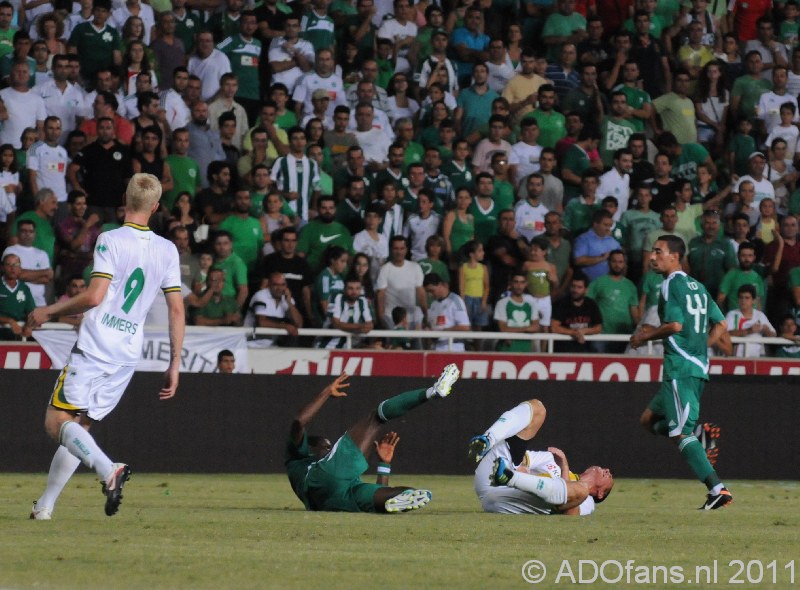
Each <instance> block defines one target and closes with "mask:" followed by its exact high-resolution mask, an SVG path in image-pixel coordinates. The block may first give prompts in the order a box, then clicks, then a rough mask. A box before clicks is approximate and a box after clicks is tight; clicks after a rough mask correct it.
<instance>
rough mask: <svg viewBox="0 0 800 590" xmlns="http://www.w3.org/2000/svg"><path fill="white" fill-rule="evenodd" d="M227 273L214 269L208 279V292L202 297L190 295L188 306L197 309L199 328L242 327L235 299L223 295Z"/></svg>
mask: <svg viewBox="0 0 800 590" xmlns="http://www.w3.org/2000/svg"><path fill="white" fill-rule="evenodd" d="M224 288H225V271H224V270H222V269H221V268H212V269H211V270H210V271H209V272H208V277H206V290H205V292H204V293H203V294H202V295H201V296H199V297H198V296H197V295H194V294H192V295H189V297H188V299H189V301H187V304H188V306H189V307H190V308H194V309H196V310H197V311H196V316H195V323H196V324H197V325H198V326H241V325H242V314H241V313H240V311H239V309H240V308H239V305H238V304H237V303H236V299H234V298H233V297H230V296H227V295H223V294H222V292H223V290H224Z"/></svg>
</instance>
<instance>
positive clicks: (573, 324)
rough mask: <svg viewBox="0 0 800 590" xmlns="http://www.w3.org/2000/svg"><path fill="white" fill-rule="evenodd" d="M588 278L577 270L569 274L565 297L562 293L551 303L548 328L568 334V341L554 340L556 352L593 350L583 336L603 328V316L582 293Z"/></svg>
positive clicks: (598, 331) (593, 303)
mask: <svg viewBox="0 0 800 590" xmlns="http://www.w3.org/2000/svg"><path fill="white" fill-rule="evenodd" d="M588 282H589V280H588V279H587V278H586V275H585V274H583V273H582V272H581V271H576V272H575V274H574V275H573V276H572V282H571V283H570V286H569V297H565V298H564V299H562V300H561V301H559V302H558V303H556V305H555V306H554V307H553V319H552V320H551V324H550V331H551V332H553V333H554V334H564V335H566V336H569V337H570V338H572V340H573V341H572V342H556V343H555V351H556V352H595V350H596V349H595V347H594V346H593V344H594V343H593V342H586V338H585V337H586V336H589V335H593V334H599V333H600V332H601V331H602V330H603V316H602V314H601V313H600V307H599V306H598V305H597V303H596V302H595V301H594V299H591V298H589V297H587V296H586V290H587V287H588Z"/></svg>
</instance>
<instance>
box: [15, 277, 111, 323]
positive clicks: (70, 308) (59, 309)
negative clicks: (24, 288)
mask: <svg viewBox="0 0 800 590" xmlns="http://www.w3.org/2000/svg"><path fill="white" fill-rule="evenodd" d="M110 284H111V280H110V279H106V278H103V277H97V276H95V277H92V281H91V282H90V283H89V287H88V288H87V289H86V291H84V292H83V293H79V294H78V295H75V297H71V298H69V299H67V300H66V301H57V302H56V303H54V304H53V305H46V306H45V307H37V308H36V309H34V310H33V311H32V312H31V313H30V315H28V326H29V327H31V328H38V327H39V326H41V325H42V324H43V323H45V322H47V321H49V320H50V319H51V318H52V317H58V316H60V315H77V314H79V313H84V312H87V311H89V310H90V309H92V308H93V307H97V306H98V305H100V303H102V301H103V298H104V297H105V296H106V293H107V292H108V286H109V285H110Z"/></svg>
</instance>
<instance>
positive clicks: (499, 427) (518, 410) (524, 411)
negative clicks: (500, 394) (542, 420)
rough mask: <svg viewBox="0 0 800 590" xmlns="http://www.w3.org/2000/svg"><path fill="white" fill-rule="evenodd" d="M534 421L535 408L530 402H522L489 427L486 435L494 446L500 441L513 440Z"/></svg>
mask: <svg viewBox="0 0 800 590" xmlns="http://www.w3.org/2000/svg"><path fill="white" fill-rule="evenodd" d="M531 420H533V407H531V405H530V404H529V403H528V402H522V403H521V404H519V405H518V406H516V407H514V408H511V409H510V410H508V411H507V412H503V415H502V416H500V417H499V418H498V419H497V422H495V423H494V424H492V425H491V426H490V427H489V430H487V431H486V435H487V436H488V437H489V438H490V439H491V440H492V444H493V445H494V444H495V443H497V442H498V441H501V440H506V439H507V438H511V437H512V436H514V435H515V434H517V433H518V432H520V431H521V430H523V429H524V428H525V427H527V426H528V424H530V423H531Z"/></svg>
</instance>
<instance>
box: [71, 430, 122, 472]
mask: <svg viewBox="0 0 800 590" xmlns="http://www.w3.org/2000/svg"><path fill="white" fill-rule="evenodd" d="M61 444H62V445H64V446H65V447H67V450H68V451H69V452H70V453H72V454H73V455H75V456H76V457H77V458H78V459H80V460H81V461H82V462H83V464H84V465H86V467H88V468H89V469H94V471H95V473H97V476H98V477H99V478H100V479H101V480H102V481H105V480H106V478H107V477H108V474H109V473H111V469H112V466H113V465H114V464H113V463H112V462H111V459H109V458H108V456H107V455H106V454H105V453H104V452H103V451H101V450H100V447H98V446H97V443H96V442H95V440H94V438H93V437H92V435H91V434H89V433H88V432H87V431H86V429H85V428H83V427H82V426H81V425H80V424H78V423H77V422H65V423H64V424H63V426H61Z"/></svg>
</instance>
